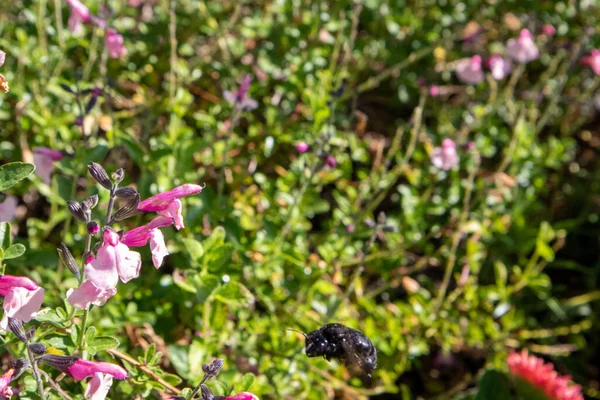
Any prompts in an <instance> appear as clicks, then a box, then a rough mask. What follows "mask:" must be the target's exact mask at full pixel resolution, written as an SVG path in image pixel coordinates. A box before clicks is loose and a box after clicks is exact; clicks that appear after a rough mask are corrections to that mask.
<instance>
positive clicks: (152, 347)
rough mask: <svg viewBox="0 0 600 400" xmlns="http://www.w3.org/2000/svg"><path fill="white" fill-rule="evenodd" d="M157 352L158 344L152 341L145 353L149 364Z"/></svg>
mask: <svg viewBox="0 0 600 400" xmlns="http://www.w3.org/2000/svg"><path fill="white" fill-rule="evenodd" d="M155 353H156V345H155V344H154V343H152V344H151V345H150V346H148V348H147V349H146V351H145V353H144V360H145V361H146V364H149V361H150V360H152V358H153V357H154V354H155Z"/></svg>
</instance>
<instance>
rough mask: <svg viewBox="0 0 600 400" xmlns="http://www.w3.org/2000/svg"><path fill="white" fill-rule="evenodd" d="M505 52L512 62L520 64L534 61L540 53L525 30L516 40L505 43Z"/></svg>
mask: <svg viewBox="0 0 600 400" xmlns="http://www.w3.org/2000/svg"><path fill="white" fill-rule="evenodd" d="M506 51H507V53H508V55H509V56H510V57H511V58H512V59H513V60H515V61H517V62H519V63H521V64H526V63H528V62H530V61H533V60H536V59H537V58H539V56H540V51H539V50H538V48H537V46H536V45H535V42H534V41H533V38H532V37H531V33H530V32H529V31H528V30H527V29H523V30H521V33H520V34H519V37H518V38H517V39H509V40H508V42H506Z"/></svg>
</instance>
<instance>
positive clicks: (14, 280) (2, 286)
mask: <svg viewBox="0 0 600 400" xmlns="http://www.w3.org/2000/svg"><path fill="white" fill-rule="evenodd" d="M38 287H39V286H38V284H37V283H35V282H34V281H32V280H31V279H29V278H27V277H25V276H12V275H1V276H0V296H3V297H4V296H6V295H7V294H8V292H9V291H10V290H11V289H13V288H24V289H27V290H36V289H37V288H38Z"/></svg>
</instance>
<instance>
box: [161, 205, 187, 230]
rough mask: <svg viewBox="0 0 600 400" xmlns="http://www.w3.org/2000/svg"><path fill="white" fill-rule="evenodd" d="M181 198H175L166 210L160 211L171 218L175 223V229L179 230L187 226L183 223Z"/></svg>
mask: <svg viewBox="0 0 600 400" xmlns="http://www.w3.org/2000/svg"><path fill="white" fill-rule="evenodd" d="M181 208H182V205H181V200H179V199H177V200H173V201H172V202H171V204H169V207H168V208H167V209H166V210H163V211H159V212H158V213H159V214H160V215H162V216H164V217H167V218H171V220H172V221H173V223H174V224H175V229H177V230H179V229H181V228H185V226H184V225H183V215H182V214H181Z"/></svg>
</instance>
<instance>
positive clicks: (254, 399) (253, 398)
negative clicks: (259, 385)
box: [225, 392, 260, 400]
mask: <svg viewBox="0 0 600 400" xmlns="http://www.w3.org/2000/svg"><path fill="white" fill-rule="evenodd" d="M225 400H260V399H259V398H258V396H257V395H255V394H252V393H250V392H242V393H238V394H236V395H233V396H229V397H226V398H225Z"/></svg>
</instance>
